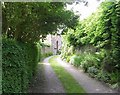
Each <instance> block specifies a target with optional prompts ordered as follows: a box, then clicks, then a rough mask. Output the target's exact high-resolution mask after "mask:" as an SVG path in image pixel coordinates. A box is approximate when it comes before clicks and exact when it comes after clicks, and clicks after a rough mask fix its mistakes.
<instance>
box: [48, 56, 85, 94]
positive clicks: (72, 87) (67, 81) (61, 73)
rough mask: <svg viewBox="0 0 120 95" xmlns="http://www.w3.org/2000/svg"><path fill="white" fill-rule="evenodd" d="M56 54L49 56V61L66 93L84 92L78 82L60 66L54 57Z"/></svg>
mask: <svg viewBox="0 0 120 95" xmlns="http://www.w3.org/2000/svg"><path fill="white" fill-rule="evenodd" d="M57 57H58V56H54V57H52V58H50V60H49V63H50V64H51V66H52V68H53V70H54V71H55V73H56V75H57V76H58V78H59V79H60V81H61V82H62V85H63V86H64V89H65V91H66V93H85V90H84V89H83V88H82V87H81V86H80V85H79V83H78V82H77V81H76V80H75V79H74V78H73V77H72V75H70V74H69V73H68V72H67V71H66V70H65V69H64V67H62V66H61V65H60V64H59V63H58V62H57V61H56V60H55V59H56V58H57Z"/></svg>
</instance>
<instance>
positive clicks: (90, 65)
mask: <svg viewBox="0 0 120 95" xmlns="http://www.w3.org/2000/svg"><path fill="white" fill-rule="evenodd" d="M119 26H120V1H119V0H118V1H116V2H108V1H107V0H106V1H105V2H102V3H101V5H100V7H99V8H98V9H97V11H96V12H94V13H92V15H90V16H89V17H88V18H86V19H84V20H82V21H80V22H79V24H78V25H77V27H76V29H75V30H71V29H68V32H67V33H66V36H65V37H66V38H65V39H67V41H66V42H65V44H67V47H66V48H68V47H71V46H73V48H74V49H75V50H79V51H82V47H83V46H87V45H91V46H93V47H95V48H96V50H95V51H94V52H93V54H92V55H91V54H90V55H89V52H88V51H87V53H88V55H86V56H84V58H83V61H82V62H81V63H80V64H81V67H82V68H83V69H84V71H85V72H89V74H90V75H92V76H94V77H101V80H103V81H105V82H108V83H110V84H116V85H118V86H119V87H120V85H119V84H120V83H119V81H118V80H120V77H118V78H117V77H116V76H114V74H117V75H118V71H119V69H120V64H119V63H120V27H119ZM63 49H64V48H63ZM66 53H67V51H66ZM66 53H65V52H64V54H63V55H64V58H67V55H65V54H66ZM82 53H83V52H81V53H80V54H82ZM74 54H75V55H77V54H78V53H76V52H74ZM102 71H103V72H102ZM116 72H117V73H116ZM112 73H113V74H112ZM112 77H113V79H112ZM98 79H99V78H98ZM110 80H111V81H112V82H113V83H112V82H111V81H110ZM114 81H115V82H114Z"/></svg>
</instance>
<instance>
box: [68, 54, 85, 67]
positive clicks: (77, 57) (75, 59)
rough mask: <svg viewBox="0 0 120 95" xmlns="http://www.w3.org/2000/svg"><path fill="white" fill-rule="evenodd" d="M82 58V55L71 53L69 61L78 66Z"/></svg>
mask: <svg viewBox="0 0 120 95" xmlns="http://www.w3.org/2000/svg"><path fill="white" fill-rule="evenodd" d="M83 60H84V57H83V56H82V55H73V56H72V57H71V58H70V63H71V64H73V65H74V66H76V67H79V66H80V65H81V62H82V61H83Z"/></svg>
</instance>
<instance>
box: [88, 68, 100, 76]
mask: <svg viewBox="0 0 120 95" xmlns="http://www.w3.org/2000/svg"><path fill="white" fill-rule="evenodd" d="M88 73H89V75H90V76H92V77H95V76H96V75H97V73H98V69H97V68H95V66H92V67H89V68H88Z"/></svg>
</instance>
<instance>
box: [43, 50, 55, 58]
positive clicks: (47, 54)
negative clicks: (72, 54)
mask: <svg viewBox="0 0 120 95" xmlns="http://www.w3.org/2000/svg"><path fill="white" fill-rule="evenodd" d="M52 55H53V53H52V52H47V53H45V54H43V55H42V59H44V58H46V57H49V56H52Z"/></svg>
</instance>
